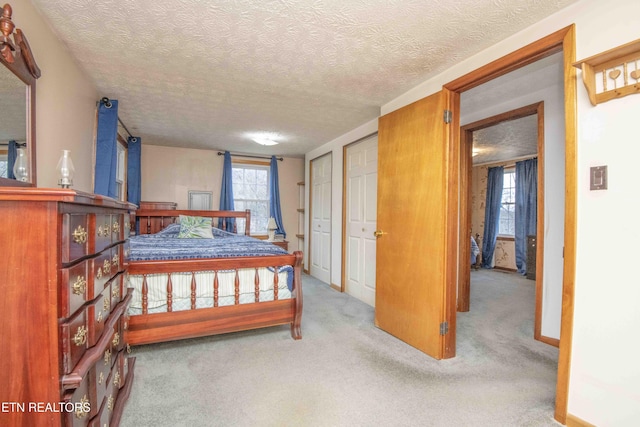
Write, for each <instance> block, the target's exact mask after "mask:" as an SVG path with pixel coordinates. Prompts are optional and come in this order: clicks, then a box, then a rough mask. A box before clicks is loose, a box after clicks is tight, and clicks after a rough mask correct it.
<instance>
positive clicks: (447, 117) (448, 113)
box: [444, 110, 453, 124]
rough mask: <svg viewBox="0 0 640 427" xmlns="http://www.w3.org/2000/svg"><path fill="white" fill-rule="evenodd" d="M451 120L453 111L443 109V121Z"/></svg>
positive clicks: (448, 121) (449, 121)
mask: <svg viewBox="0 0 640 427" xmlns="http://www.w3.org/2000/svg"><path fill="white" fill-rule="evenodd" d="M452 120H453V113H452V112H451V110H444V122H445V123H446V124H449V123H451V121H452Z"/></svg>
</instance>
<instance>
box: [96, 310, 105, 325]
mask: <svg viewBox="0 0 640 427" xmlns="http://www.w3.org/2000/svg"><path fill="white" fill-rule="evenodd" d="M103 318H104V316H103V314H102V312H100V313H98V319H97V320H98V323H102V319H103Z"/></svg>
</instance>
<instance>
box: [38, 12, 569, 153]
mask: <svg viewBox="0 0 640 427" xmlns="http://www.w3.org/2000/svg"><path fill="white" fill-rule="evenodd" d="M574 1H575V0H456V1H451V0H315V1H299V0H298V1H296V0H224V1H213V0H209V1H207V0H200V1H198V0H171V1H169V0H136V1H125V0H99V1H97V0H56V1H51V0H32V2H33V3H34V4H35V5H36V7H37V8H38V9H39V10H40V11H41V13H42V14H43V16H44V17H45V19H47V20H48V21H49V22H50V25H51V27H52V28H53V30H54V31H55V32H56V33H57V35H58V36H59V38H60V39H61V40H62V41H63V42H64V43H65V44H66V45H67V46H68V47H69V49H70V51H71V52H72V55H73V56H74V57H75V58H76V60H77V62H78V63H79V64H80V66H81V67H82V68H83V69H84V70H85V71H86V72H87V73H88V75H89V76H91V78H92V79H93V80H94V81H95V83H96V85H97V87H98V90H99V92H100V94H101V96H107V97H109V98H111V99H118V100H119V116H120V118H121V119H122V121H123V122H124V123H125V124H126V126H127V128H128V129H129V130H130V131H131V132H132V133H134V134H136V135H137V136H140V137H142V140H143V143H146V144H156V145H169V146H182V147H192V148H202V149H228V150H231V151H234V152H242V153H252V154H277V155H284V156H299V157H301V156H303V155H304V153H306V152H308V151H310V150H312V149H313V148H315V147H317V146H319V145H321V144H324V143H325V142H328V141H330V140H332V139H334V138H336V137H338V136H340V135H342V134H343V133H345V132H347V131H349V130H351V129H353V128H355V127H357V126H359V125H361V124H363V123H365V122H367V121H369V120H372V119H375V118H376V117H378V116H379V113H380V106H381V105H383V104H385V103H387V102H389V101H391V100H392V99H394V98H396V97H397V96H399V95H401V94H403V93H404V92H406V91H407V90H409V89H411V88H412V87H415V86H416V85H418V84H419V83H421V82H423V81H425V80H427V79H428V78H429V77H430V76H433V75H435V74H437V73H439V72H441V71H444V70H446V69H447V68H449V67H451V66H452V65H453V64H455V63H456V62H458V61H460V60H462V59H464V58H467V57H469V56H471V55H473V54H475V53H477V52H479V51H481V50H483V49H485V48H487V47H489V46H491V45H492V44H494V43H496V42H498V41H500V40H502V39H504V38H505V37H508V36H510V35H512V34H514V33H516V32H518V31H519V30H521V29H523V28H525V27H527V26H529V25H531V24H533V23H535V22H537V21H539V20H541V19H542V18H544V17H546V16H548V15H550V14H552V13H554V12H556V11H557V10H559V9H561V8H563V7H565V6H567V5H569V4H571V3H573V2H574ZM36 59H37V58H36ZM42 71H43V74H44V73H46V71H47V70H42ZM255 132H270V133H272V134H273V135H274V136H275V138H276V139H277V140H279V141H280V144H279V145H276V146H274V147H262V146H259V145H257V144H255V143H253V142H252V141H251V140H250V138H249V134H250V133H255Z"/></svg>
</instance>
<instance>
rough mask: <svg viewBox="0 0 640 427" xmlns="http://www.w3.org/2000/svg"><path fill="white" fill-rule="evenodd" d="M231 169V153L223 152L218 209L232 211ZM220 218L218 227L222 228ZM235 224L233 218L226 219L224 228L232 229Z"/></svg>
mask: <svg viewBox="0 0 640 427" xmlns="http://www.w3.org/2000/svg"><path fill="white" fill-rule="evenodd" d="M232 175H233V169H232V167H231V153H229V152H228V151H225V152H224V165H223V167H222V188H221V189H220V210H221V211H232V210H235V209H234V207H233V181H232ZM222 221H223V219H222V218H219V219H218V228H222V225H223V224H222ZM234 224H235V219H234V218H227V219H226V225H227V226H226V230H227V231H233V226H234Z"/></svg>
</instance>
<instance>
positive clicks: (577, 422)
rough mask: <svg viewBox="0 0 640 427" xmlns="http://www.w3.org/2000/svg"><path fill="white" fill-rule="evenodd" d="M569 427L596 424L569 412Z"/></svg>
mask: <svg viewBox="0 0 640 427" xmlns="http://www.w3.org/2000/svg"><path fill="white" fill-rule="evenodd" d="M566 425H567V427H596V426H595V425H594V424H591V423H588V422H586V421H585V420H583V419H580V418H578V417H576V416H575V415H571V414H567V424H566Z"/></svg>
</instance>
